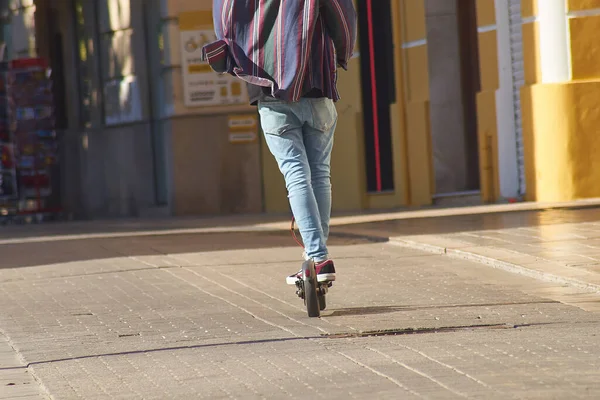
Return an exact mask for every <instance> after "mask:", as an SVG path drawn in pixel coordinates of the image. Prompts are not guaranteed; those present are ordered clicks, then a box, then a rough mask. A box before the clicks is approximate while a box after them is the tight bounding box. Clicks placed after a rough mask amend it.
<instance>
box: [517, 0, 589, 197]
mask: <svg viewBox="0 0 600 400" xmlns="http://www.w3.org/2000/svg"><path fill="white" fill-rule="evenodd" d="M522 10H523V22H524V23H523V44H524V54H525V56H526V57H525V75H526V85H525V87H524V88H523V89H522V91H521V98H522V113H523V139H524V146H525V165H526V180H527V194H526V198H527V199H528V200H536V201H567V200H572V199H577V198H586V197H600V184H599V182H600V157H598V154H599V153H598V152H599V150H600V135H599V134H598V131H599V129H600V128H599V127H600V107H598V105H599V104H600V41H599V40H598V32H600V0H539V1H535V0H524V1H523V8H522Z"/></svg>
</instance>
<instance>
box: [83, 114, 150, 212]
mask: <svg viewBox="0 0 600 400" xmlns="http://www.w3.org/2000/svg"><path fill="white" fill-rule="evenodd" d="M82 143H83V145H82V146H81V148H80V167H81V170H80V174H81V182H82V184H81V187H82V189H83V191H82V193H81V194H82V199H83V204H84V211H85V214H86V215H87V216H89V217H125V216H137V215H139V213H140V212H141V211H142V210H143V209H145V208H148V207H151V206H152V205H153V204H154V170H153V162H152V148H151V144H150V127H149V124H135V125H129V126H122V127H116V128H111V129H103V130H100V131H91V132H87V133H83V134H82ZM86 144H87V145H86Z"/></svg>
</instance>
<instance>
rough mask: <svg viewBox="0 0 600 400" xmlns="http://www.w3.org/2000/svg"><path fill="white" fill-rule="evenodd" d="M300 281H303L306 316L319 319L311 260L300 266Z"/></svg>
mask: <svg viewBox="0 0 600 400" xmlns="http://www.w3.org/2000/svg"><path fill="white" fill-rule="evenodd" d="M302 279H303V280H304V304H306V311H308V316H309V317H311V318H314V317H320V316H321V309H320V307H319V296H318V295H317V290H318V287H317V274H316V273H315V263H314V262H313V261H312V260H309V261H305V262H304V264H302Z"/></svg>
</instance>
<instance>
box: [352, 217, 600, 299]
mask: <svg viewBox="0 0 600 400" xmlns="http://www.w3.org/2000/svg"><path fill="white" fill-rule="evenodd" d="M345 229H346V230H347V231H348V232H354V233H356V234H364V235H371V236H380V237H386V238H389V240H390V241H392V242H394V243H396V244H399V245H403V246H407V247H410V248H415V249H420V250H423V251H428V252H433V253H437V254H446V255H449V256H451V257H455V258H463V259H468V260H472V261H477V262H481V263H485V264H487V265H489V266H492V267H495V268H501V269H504V270H507V271H510V272H512V273H517V274H522V275H526V276H529V277H533V278H536V279H539V280H543V281H549V282H556V283H560V284H563V285H565V286H568V287H571V288H573V289H574V290H578V291H580V292H581V294H580V295H579V296H577V297H573V296H571V298H563V297H560V300H561V301H568V302H570V303H571V304H577V305H578V306H580V307H584V308H586V309H590V310H591V309H596V310H600V302H598V301H597V300H596V296H595V295H596V294H600V208H572V209H569V208H567V209H558V210H539V211H522V212H511V213H498V214H478V215H467V216H453V217H442V218H432V219H421V220H410V221H408V220H390V221H385V222H377V223H367V224H354V225H350V226H347V227H346V228H345ZM585 293H590V294H591V296H589V298H588V296H586V295H585Z"/></svg>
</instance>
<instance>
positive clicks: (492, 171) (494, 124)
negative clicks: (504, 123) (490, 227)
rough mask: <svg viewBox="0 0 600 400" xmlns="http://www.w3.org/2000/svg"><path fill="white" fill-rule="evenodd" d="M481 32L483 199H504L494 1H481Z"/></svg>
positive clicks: (479, 119) (479, 99) (479, 107)
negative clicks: (500, 181)
mask: <svg viewBox="0 0 600 400" xmlns="http://www.w3.org/2000/svg"><path fill="white" fill-rule="evenodd" d="M476 4H477V28H478V43H479V70H480V76H481V79H480V80H481V89H480V91H479V93H477V142H478V148H479V176H480V185H481V198H482V200H483V201H484V202H494V201H496V200H498V198H499V197H500V184H499V168H498V118H499V116H498V115H497V110H498V107H497V104H496V93H497V90H498V88H499V77H498V32H497V26H496V12H495V2H494V0H477V3H476Z"/></svg>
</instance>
